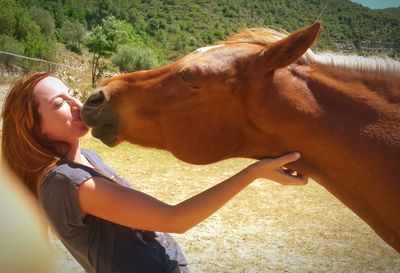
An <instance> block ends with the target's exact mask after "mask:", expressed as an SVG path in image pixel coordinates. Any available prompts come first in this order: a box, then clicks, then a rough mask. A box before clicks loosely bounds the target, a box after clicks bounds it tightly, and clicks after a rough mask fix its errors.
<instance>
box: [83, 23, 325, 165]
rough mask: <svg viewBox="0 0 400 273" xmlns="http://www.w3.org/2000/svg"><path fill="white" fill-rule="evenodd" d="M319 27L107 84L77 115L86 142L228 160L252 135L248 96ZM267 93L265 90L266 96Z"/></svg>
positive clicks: (213, 51)
mask: <svg viewBox="0 0 400 273" xmlns="http://www.w3.org/2000/svg"><path fill="white" fill-rule="evenodd" d="M320 28H321V25H320V23H314V24H313V25H312V26H310V27H308V28H304V29H300V30H298V31H296V32H294V33H293V34H291V35H289V36H287V37H280V38H282V39H276V41H274V42H272V43H265V42H262V41H258V40H257V39H256V40H251V39H249V37H246V38H243V37H240V36H236V37H235V38H234V39H231V40H229V41H226V42H223V43H220V44H218V45H214V46H209V47H204V48H200V49H198V50H196V51H195V52H192V53H191V54H189V55H187V56H185V57H183V58H181V59H179V60H178V61H176V62H174V63H171V64H169V65H167V66H164V67H161V68H158V69H153V70H148V71H139V72H134V73H128V74H123V75H119V76H115V77H112V78H110V79H108V80H106V81H105V82H104V83H103V84H102V86H101V87H100V88H99V89H98V90H97V91H96V92H95V93H94V94H92V95H91V96H90V97H89V98H88V100H87V101H86V102H85V104H84V107H83V108H82V112H81V113H82V119H83V120H84V122H85V123H86V124H87V125H88V126H90V127H93V130H92V134H93V136H95V137H97V138H100V139H101V140H102V141H103V142H104V143H105V144H107V145H109V146H114V145H116V144H118V143H119V142H120V141H123V140H127V141H129V142H132V143H136V144H139V145H144V146H150V147H156V148H161V149H166V150H169V151H171V152H172V153H173V154H174V155H175V156H176V157H178V158H179V159H181V160H184V161H187V162H191V163H210V162H215V161H218V160H221V159H224V158H227V157H231V156H240V154H237V152H236V151H237V150H238V149H240V146H241V145H242V144H243V142H244V141H245V138H246V137H247V134H248V133H249V132H250V131H251V130H254V127H255V126H254V123H253V121H252V120H251V117H249V115H248V112H249V111H248V110H249V109H248V107H249V103H248V101H249V100H251V98H250V96H252V94H253V93H254V92H256V90H258V89H260V87H261V86H263V87H262V88H263V89H264V90H265V91H264V92H269V90H268V86H266V79H268V77H271V75H273V73H274V71H275V70H277V69H280V68H283V67H286V66H288V65H289V64H291V63H293V62H296V61H297V60H298V59H299V58H300V57H301V56H302V55H303V54H304V53H305V52H306V51H307V49H308V48H309V47H310V46H311V45H312V44H313V42H314V41H315V40H316V38H317V37H318V34H319V32H320ZM270 89H271V88H270Z"/></svg>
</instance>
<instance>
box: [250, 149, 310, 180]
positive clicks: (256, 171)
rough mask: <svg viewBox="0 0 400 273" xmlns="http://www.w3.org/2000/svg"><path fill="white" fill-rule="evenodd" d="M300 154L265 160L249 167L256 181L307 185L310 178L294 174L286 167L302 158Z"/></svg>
mask: <svg viewBox="0 0 400 273" xmlns="http://www.w3.org/2000/svg"><path fill="white" fill-rule="evenodd" d="M300 156H301V155H300V153H297V152H296V153H290V154H286V155H283V156H281V157H277V158H265V159H261V160H260V161H257V162H256V163H254V164H252V165H250V166H249V167H247V171H248V172H250V174H251V175H252V177H253V178H254V179H257V178H265V179H269V180H273V181H275V182H277V183H279V184H281V185H306V184H307V181H308V177H305V176H303V175H300V174H296V175H295V174H293V173H292V172H291V171H289V170H288V169H286V168H284V165H286V164H289V163H292V162H294V161H296V160H298V159H299V158H300Z"/></svg>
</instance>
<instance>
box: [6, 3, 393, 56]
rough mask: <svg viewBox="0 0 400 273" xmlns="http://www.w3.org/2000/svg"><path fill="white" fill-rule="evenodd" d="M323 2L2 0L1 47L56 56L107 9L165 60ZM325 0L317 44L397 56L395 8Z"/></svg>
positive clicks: (302, 16)
mask: <svg viewBox="0 0 400 273" xmlns="http://www.w3.org/2000/svg"><path fill="white" fill-rule="evenodd" d="M326 2H327V1H326V0H325V1H319V0H269V1H266V0H219V1H213V0H163V1H161V0H118V1H112V0H62V1H61V0H59V1H49V0H47V1H46V0H0V6H1V7H2V11H1V13H0V50H4V51H9V52H10V51H11V52H14V53H18V54H23V55H28V56H31V57H41V58H45V59H54V56H55V54H54V52H55V51H56V50H57V47H59V45H58V44H59V43H63V44H65V45H67V47H68V48H69V49H71V50H75V51H78V52H79V51H80V50H82V48H84V46H83V41H84V35H85V33H87V32H90V31H91V30H92V29H93V28H94V27H95V26H97V25H99V24H101V23H102V20H103V19H105V18H108V17H109V16H110V15H113V16H114V17H115V18H116V19H118V20H121V21H125V22H126V23H127V24H128V25H130V26H131V27H132V31H131V32H132V33H131V34H130V35H129V39H128V40H127V39H125V42H133V43H135V44H137V45H140V46H142V47H147V48H150V49H152V51H153V52H154V54H155V55H156V57H157V59H158V60H159V62H160V63H166V62H168V61H170V60H173V59H176V58H178V57H180V56H182V55H184V54H186V53H188V52H190V51H192V50H193V49H195V48H198V47H201V46H204V45H207V44H211V43H213V42H215V41H217V40H221V39H224V38H225V37H226V36H227V35H228V34H229V33H231V32H232V31H235V30H238V29H240V28H243V27H254V26H270V25H273V26H278V27H281V28H284V29H286V30H288V31H293V30H295V29H297V28H299V27H302V26H305V25H308V24H310V23H311V22H313V21H314V20H316V19H317V18H318V16H319V14H320V13H321V11H322V9H323V6H324V5H325V3H326ZM328 2H329V4H328V6H327V8H326V9H325V11H324V13H323V14H322V17H321V19H322V21H323V22H324V31H323V34H322V36H321V37H320V39H319V41H318V43H317V45H316V46H315V47H316V48H317V49H324V50H332V51H338V50H341V51H345V52H357V53H358V54H371V53H374V54H375V53H376V52H380V53H384V54H386V55H389V56H391V57H396V58H397V57H398V56H400V8H392V9H385V10H371V9H369V8H365V7H362V6H361V5H359V4H355V3H353V2H350V1H348V0H330V1H328ZM125 26H126V25H125ZM74 35H75V36H74ZM57 45H58V46H57ZM2 60H3V62H4V58H3V59H2Z"/></svg>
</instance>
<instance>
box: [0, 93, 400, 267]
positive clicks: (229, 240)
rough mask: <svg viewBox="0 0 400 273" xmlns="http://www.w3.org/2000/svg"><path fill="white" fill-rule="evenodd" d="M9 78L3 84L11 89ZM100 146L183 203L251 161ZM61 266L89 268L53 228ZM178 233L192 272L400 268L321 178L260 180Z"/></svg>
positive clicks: (143, 185)
mask: <svg viewBox="0 0 400 273" xmlns="http://www.w3.org/2000/svg"><path fill="white" fill-rule="evenodd" d="M5 89H6V86H0V96H1V93H2V92H1V91H4V90H5ZM83 146H84V147H86V148H89V149H93V150H96V151H97V152H98V153H99V154H100V155H101V157H102V158H103V159H104V160H105V161H106V163H108V164H109V165H111V166H112V167H113V168H114V169H116V170H117V171H118V172H119V173H120V175H122V176H124V177H126V178H128V179H129V180H130V181H132V184H133V185H134V186H135V187H136V188H137V189H139V190H142V191H144V192H146V193H148V194H151V195H153V196H155V197H157V198H159V199H161V200H163V201H165V202H167V203H170V204H176V203H178V202H180V201H182V200H184V199H186V198H188V197H190V196H192V195H194V194H196V193H198V192H200V191H202V190H205V189H206V188H208V187H211V186H213V185H215V184H216V183H218V182H220V181H222V180H224V179H226V178H228V177H229V176H231V175H233V174H234V173H235V172H237V171H239V170H240V169H242V168H244V167H245V166H247V165H248V164H250V163H251V162H252V161H251V160H246V159H234V160H227V161H223V162H219V163H217V164H212V165H207V166H194V165H189V164H186V163H183V162H180V161H178V160H176V159H175V158H173V157H172V156H171V155H170V154H169V153H166V152H161V151H156V150H152V149H143V148H140V147H137V146H133V145H128V144H123V145H120V146H118V147H116V148H113V149H109V148H107V147H105V146H104V145H102V144H101V143H100V142H98V141H97V140H94V139H93V138H91V137H87V138H84V140H83ZM49 237H50V242H51V245H52V247H53V249H54V253H55V254H56V257H57V264H58V271H57V273H83V272H85V271H84V270H83V269H82V268H81V266H80V265H79V264H77V262H76V261H75V260H74V259H73V258H72V257H71V256H70V255H69V254H68V252H67V251H66V250H65V248H64V247H63V246H62V245H61V244H60V242H59V241H58V240H57V239H55V238H54V237H53V236H52V235H50V236H49ZM174 237H175V238H176V239H177V240H178V242H179V243H180V244H181V246H182V248H183V249H184V251H185V253H186V256H187V259H188V261H189V264H190V269H191V272H192V273H205V272H214V273H227V272H238V273H244V272H245V273H270V272H271V273H272V272H274V273H275V272H299V273H300V272H301V273H303V272H368V273H372V272H374V273H375V272H376V273H397V272H400V254H399V253H397V252H396V251H394V250H393V249H392V248H391V247H389V246H388V245H387V244H386V243H385V242H384V241H382V239H380V238H379V237H378V236H377V235H376V234H375V233H374V231H373V230H372V229H371V228H370V227H369V226H368V225H366V224H365V223H364V222H363V221H362V220H361V219H359V218H358V217H357V216H356V215H355V214H354V213H353V212H352V211H350V210H349V209H348V208H346V207H345V206H344V205H343V204H341V203H340V202H339V201H338V200H337V199H336V198H335V197H333V196H332V195H331V194H330V193H328V192H327V191H326V190H325V189H324V188H322V187H321V186H319V185H318V184H317V183H315V182H314V181H310V182H309V184H308V185H307V186H304V187H283V186H280V185H277V184H275V183H273V182H271V181H267V180H257V181H256V182H254V183H253V184H252V185H251V186H249V187H248V188H246V189H245V190H244V191H242V192H241V193H240V194H239V195H238V196H236V197H235V198H234V199H233V200H231V201H230V202H229V203H228V204H227V205H226V206H225V207H223V208H222V209H221V210H219V211H218V212H217V213H215V214H214V215H213V216H211V217H210V218H209V219H207V220H206V221H204V222H203V223H201V224H199V225H198V226H196V227H194V228H193V229H191V230H189V231H188V232H186V233H185V234H179V235H178V234H175V235H174Z"/></svg>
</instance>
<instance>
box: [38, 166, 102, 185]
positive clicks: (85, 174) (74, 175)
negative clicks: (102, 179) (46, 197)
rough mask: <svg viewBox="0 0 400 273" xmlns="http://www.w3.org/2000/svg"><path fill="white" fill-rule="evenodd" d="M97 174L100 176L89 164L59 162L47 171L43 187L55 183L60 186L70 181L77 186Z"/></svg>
mask: <svg viewBox="0 0 400 273" xmlns="http://www.w3.org/2000/svg"><path fill="white" fill-rule="evenodd" d="M95 176H98V175H97V173H96V171H95V170H93V169H92V168H90V167H88V166H85V165H82V164H78V163H74V162H59V163H58V164H57V165H55V166H53V167H52V168H51V169H50V170H48V171H47V173H46V174H45V176H44V178H43V183H42V184H41V188H43V187H51V186H53V185H54V184H57V185H58V186H59V185H60V184H62V183H69V184H71V185H73V186H76V187H77V186H79V185H80V184H81V183H83V182H84V181H86V180H88V179H90V178H92V177H95ZM57 185H56V186H57Z"/></svg>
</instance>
